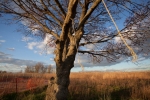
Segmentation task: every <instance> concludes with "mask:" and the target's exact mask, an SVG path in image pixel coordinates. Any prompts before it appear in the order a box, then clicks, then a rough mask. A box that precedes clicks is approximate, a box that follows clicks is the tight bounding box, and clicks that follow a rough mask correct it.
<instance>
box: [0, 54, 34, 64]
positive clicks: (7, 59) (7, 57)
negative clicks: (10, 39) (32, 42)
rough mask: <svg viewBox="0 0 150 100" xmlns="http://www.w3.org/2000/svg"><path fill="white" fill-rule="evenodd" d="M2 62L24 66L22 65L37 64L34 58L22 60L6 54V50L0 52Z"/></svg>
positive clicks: (0, 61)
mask: <svg viewBox="0 0 150 100" xmlns="http://www.w3.org/2000/svg"><path fill="white" fill-rule="evenodd" d="M0 63H5V64H13V65H16V66H22V65H35V64H36V63H37V62H36V61H32V60H22V59H16V58H12V57H11V55H9V54H6V53H4V52H0Z"/></svg>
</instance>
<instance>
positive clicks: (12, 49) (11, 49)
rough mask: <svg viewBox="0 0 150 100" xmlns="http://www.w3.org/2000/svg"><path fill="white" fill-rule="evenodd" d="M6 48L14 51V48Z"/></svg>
mask: <svg viewBox="0 0 150 100" xmlns="http://www.w3.org/2000/svg"><path fill="white" fill-rule="evenodd" d="M7 50H10V51H14V50H15V48H7Z"/></svg>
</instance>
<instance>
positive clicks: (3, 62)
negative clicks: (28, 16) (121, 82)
mask: <svg viewBox="0 0 150 100" xmlns="http://www.w3.org/2000/svg"><path fill="white" fill-rule="evenodd" d="M4 18H11V16H9V15H3V17H0V70H6V71H14V72H15V71H20V70H22V69H24V68H25V65H30V64H35V63H37V62H42V63H44V64H46V65H49V64H51V65H53V66H55V63H54V61H53V57H54V55H53V53H52V51H53V48H49V49H48V50H49V51H50V52H49V53H47V54H45V53H43V52H45V51H44V47H43V44H44V42H43V41H42V40H38V39H35V38H34V37H33V36H25V34H23V33H22V32H17V29H19V27H20V26H19V24H15V23H12V24H8V22H7V21H6V20H4ZM117 24H118V26H119V28H120V29H121V27H122V26H123V25H122V24H123V21H120V22H118V23H117ZM25 39H26V40H25ZM85 58H86V57H80V58H77V60H81V64H82V65H83V66H84V70H85V71H110V70H111V71H113V70H121V71H130V70H149V69H150V68H149V66H150V60H149V59H144V60H142V61H139V62H135V63H133V62H131V61H128V62H126V61H124V62H121V63H112V64H109V63H108V62H105V63H104V64H102V65H101V64H92V63H91V62H88V63H85V62H84V61H83V60H84V59H85ZM140 59H142V58H140ZM77 60H76V61H75V66H76V67H75V68H73V69H72V71H73V72H78V71H82V69H81V68H80V66H79V64H78V61H77Z"/></svg>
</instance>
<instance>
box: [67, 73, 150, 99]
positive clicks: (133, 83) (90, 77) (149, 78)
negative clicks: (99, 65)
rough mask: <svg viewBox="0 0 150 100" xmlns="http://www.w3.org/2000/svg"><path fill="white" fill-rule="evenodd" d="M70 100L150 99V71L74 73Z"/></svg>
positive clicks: (70, 88) (70, 87)
mask: <svg viewBox="0 0 150 100" xmlns="http://www.w3.org/2000/svg"><path fill="white" fill-rule="evenodd" d="M69 90H70V97H69V100H150V72H84V73H72V74H71V84H70V86H69Z"/></svg>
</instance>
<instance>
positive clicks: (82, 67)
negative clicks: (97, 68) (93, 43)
mask: <svg viewBox="0 0 150 100" xmlns="http://www.w3.org/2000/svg"><path fill="white" fill-rule="evenodd" d="M71 20H72V24H73V27H72V28H73V31H74V34H75V23H74V20H73V19H71ZM74 39H75V40H74V44H76V38H75V37H74ZM76 50H77V53H78V47H77V44H76ZM77 59H78V64H79V65H80V67H81V69H82V71H84V66H83V65H82V64H81V62H80V56H79V54H78V57H77Z"/></svg>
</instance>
